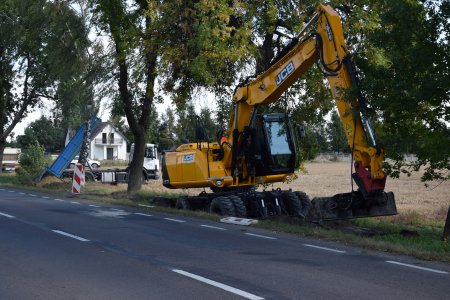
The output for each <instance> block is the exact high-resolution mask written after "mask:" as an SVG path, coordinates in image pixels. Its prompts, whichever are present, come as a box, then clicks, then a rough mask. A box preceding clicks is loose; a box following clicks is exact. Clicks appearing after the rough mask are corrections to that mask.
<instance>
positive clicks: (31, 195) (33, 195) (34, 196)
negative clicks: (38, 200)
mask: <svg viewBox="0 0 450 300" xmlns="http://www.w3.org/2000/svg"><path fill="white" fill-rule="evenodd" d="M28 196H31V197H36V195H33V194H28Z"/></svg>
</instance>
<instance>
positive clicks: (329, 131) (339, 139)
mask: <svg viewBox="0 0 450 300" xmlns="http://www.w3.org/2000/svg"><path fill="white" fill-rule="evenodd" d="M326 135H327V139H328V143H329V145H330V150H331V151H333V152H337V153H340V152H347V153H348V152H350V147H349V144H348V141H347V137H346V135H345V132H344V127H343V126H342V121H341V118H340V117H339V114H338V113H337V111H336V110H332V112H331V120H330V121H329V122H328V123H327V127H326Z"/></svg>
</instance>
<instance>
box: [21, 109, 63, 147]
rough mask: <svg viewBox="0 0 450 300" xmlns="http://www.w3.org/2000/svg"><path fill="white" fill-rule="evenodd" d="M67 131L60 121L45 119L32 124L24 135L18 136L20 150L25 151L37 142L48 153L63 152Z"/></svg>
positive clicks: (42, 118)
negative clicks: (60, 124)
mask: <svg viewBox="0 0 450 300" xmlns="http://www.w3.org/2000/svg"><path fill="white" fill-rule="evenodd" d="M64 138H65V130H64V129H63V128H61V126H59V124H58V121H56V120H55V121H52V120H50V119H47V118H45V117H41V118H40V119H38V120H36V121H34V122H32V123H30V125H28V127H27V128H26V129H25V131H24V134H23V135H19V136H17V143H18V145H19V147H20V148H22V149H25V148H27V147H28V145H30V144H33V143H34V142H35V141H36V140H37V141H38V142H39V144H40V145H42V146H43V147H44V148H45V151H46V152H55V151H61V150H62V149H63V148H64Z"/></svg>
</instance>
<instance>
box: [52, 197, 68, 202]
mask: <svg viewBox="0 0 450 300" xmlns="http://www.w3.org/2000/svg"><path fill="white" fill-rule="evenodd" d="M53 200H55V201H60V202H66V200H63V199H58V198H56V199H53Z"/></svg>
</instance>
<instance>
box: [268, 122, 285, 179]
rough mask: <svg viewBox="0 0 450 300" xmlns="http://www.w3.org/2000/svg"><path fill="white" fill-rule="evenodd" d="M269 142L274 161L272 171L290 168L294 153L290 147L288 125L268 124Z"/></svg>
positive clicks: (283, 123) (282, 123)
mask: <svg viewBox="0 0 450 300" xmlns="http://www.w3.org/2000/svg"><path fill="white" fill-rule="evenodd" d="M265 125H266V132H267V142H268V146H269V148H270V155H271V159H272V169H276V170H278V169H286V168H288V167H289V161H290V159H291V156H292V151H291V149H290V147H289V142H288V135H287V126H286V125H287V124H286V123H285V122H282V121H279V122H276V121H275V122H266V123H265Z"/></svg>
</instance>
